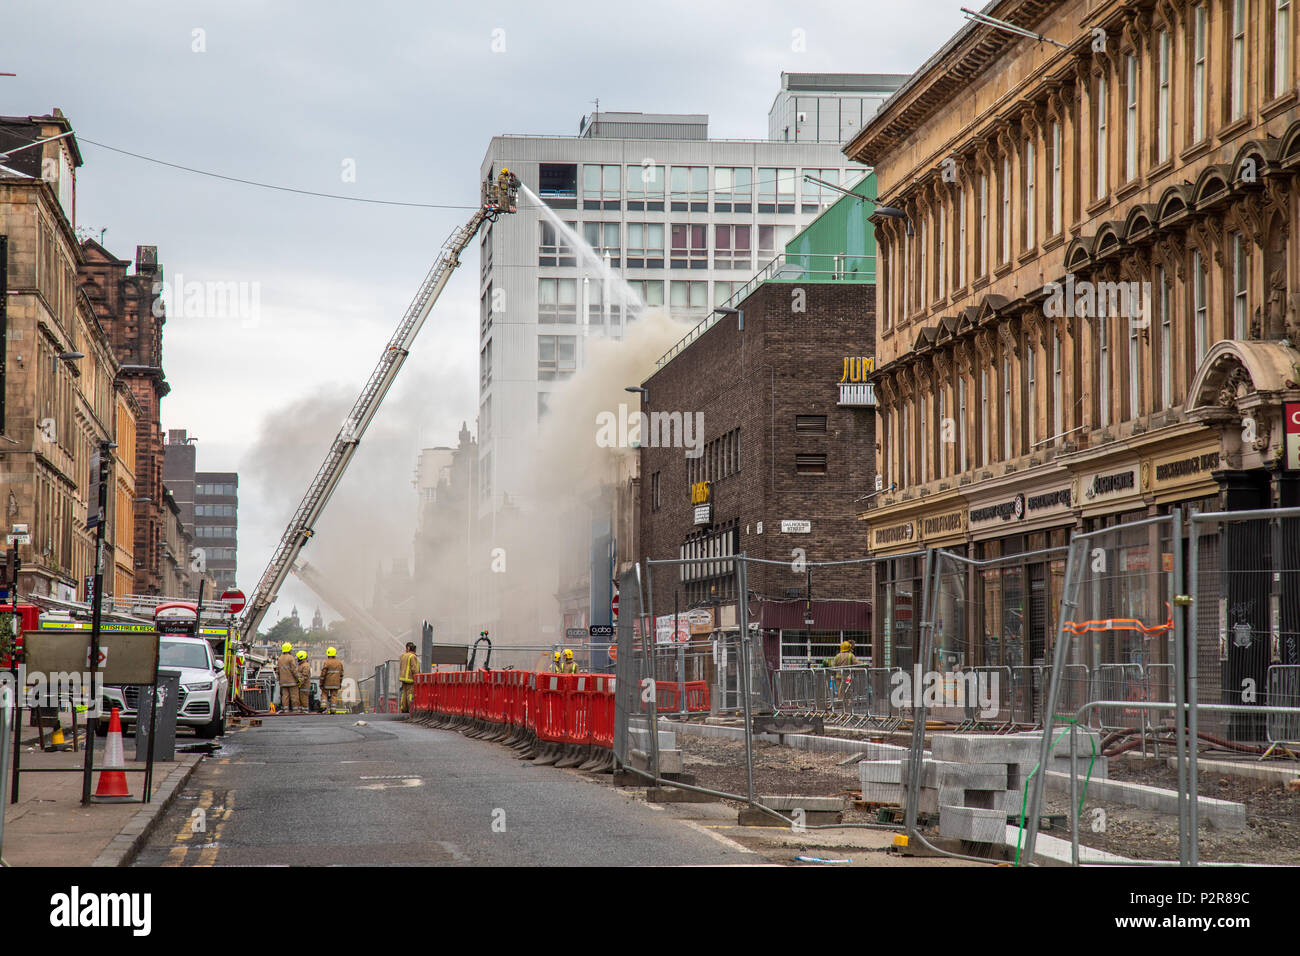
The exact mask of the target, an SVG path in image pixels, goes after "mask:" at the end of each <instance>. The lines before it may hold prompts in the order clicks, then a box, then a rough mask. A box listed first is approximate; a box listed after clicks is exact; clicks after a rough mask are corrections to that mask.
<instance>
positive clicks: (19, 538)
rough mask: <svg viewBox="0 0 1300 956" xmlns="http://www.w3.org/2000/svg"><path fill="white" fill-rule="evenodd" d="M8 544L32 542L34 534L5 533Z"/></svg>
mask: <svg viewBox="0 0 1300 956" xmlns="http://www.w3.org/2000/svg"><path fill="white" fill-rule="evenodd" d="M5 543H6V544H31V543H32V536H31V535H30V534H7V535H5Z"/></svg>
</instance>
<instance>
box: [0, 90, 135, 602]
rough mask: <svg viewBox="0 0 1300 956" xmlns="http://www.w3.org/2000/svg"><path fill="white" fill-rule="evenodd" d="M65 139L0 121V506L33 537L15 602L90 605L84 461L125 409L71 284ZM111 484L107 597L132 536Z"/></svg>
mask: <svg viewBox="0 0 1300 956" xmlns="http://www.w3.org/2000/svg"><path fill="white" fill-rule="evenodd" d="M70 134H71V125H70V124H69V123H68V121H67V119H66V118H65V117H64V116H63V115H62V113H60V112H59V111H58V110H55V111H54V112H53V113H52V114H51V115H48V116H26V117H21V116H20V117H0V152H9V151H14V150H16V151H14V152H11V155H10V156H9V157H7V158H6V159H5V161H4V164H3V165H0V438H3V442H2V443H0V504H2V505H3V506H4V509H5V524H6V530H12V531H14V532H16V533H19V534H26V535H27V536H28V537H29V540H28V541H27V542H24V543H22V544H21V545H20V557H21V558H22V562H23V573H22V575H21V577H20V580H19V591H20V592H21V594H23V595H42V596H49V597H52V598H55V599H59V600H66V601H73V600H85V599H86V582H87V581H88V579H89V578H90V577H91V575H92V574H93V570H94V568H93V564H94V562H93V558H94V551H95V533H94V531H93V530H92V529H91V528H89V527H88V522H87V519H88V515H87V507H88V505H89V503H90V500H91V497H92V486H91V481H90V475H91V462H92V456H93V455H94V452H95V450H96V448H98V447H99V446H100V445H101V444H103V443H105V442H109V441H110V440H112V439H113V438H114V437H115V435H117V431H116V430H117V428H118V427H119V426H122V425H129V423H130V418H131V415H132V411H133V406H132V402H131V399H130V396H129V394H127V393H126V392H125V391H124V389H123V388H122V386H121V383H120V381H119V379H118V377H117V372H118V359H117V358H116V357H115V355H114V353H113V351H112V349H111V347H110V346H111V342H110V340H109V339H108V338H107V337H106V335H105V329H104V328H103V327H101V325H100V323H99V322H97V321H96V314H95V310H94V308H93V304H92V302H91V300H90V299H89V298H87V296H86V294H85V293H84V291H83V290H81V289H80V288H79V287H78V284H77V275H78V269H79V266H80V264H81V250H80V247H79V245H78V243H77V239H76V235H75V232H74V230H75V228H76V204H75V198H76V175H75V172H76V168H77V167H78V166H80V165H81V156H80V153H79V151H78V149H77V143H76V138H75V137H74V136H72V135H70ZM56 137H60V138H56ZM42 140H43V141H44V142H41V143H40V145H31V144H36V143H38V141H42ZM118 441H119V444H120V438H119V439H118ZM114 481H115V483H114V489H115V491H114V493H112V494H110V495H109V498H108V502H109V509H110V511H109V515H108V518H107V520H108V525H107V529H106V543H107V544H108V545H109V547H110V548H111V554H112V556H113V560H114V568H108V569H106V575H105V592H106V593H107V592H109V591H110V590H111V589H113V588H115V587H117V586H118V584H119V582H118V581H117V580H116V575H115V574H114V573H113V572H114V569H115V567H116V566H117V563H118V562H119V561H122V560H129V558H130V555H131V546H130V542H127V541H124V540H122V539H121V537H120V529H121V528H122V527H124V526H126V527H129V526H130V514H131V508H132V498H133V497H134V484H133V481H132V476H131V474H130V473H129V472H123V471H120V470H119V471H117V473H116V475H115V479H114Z"/></svg>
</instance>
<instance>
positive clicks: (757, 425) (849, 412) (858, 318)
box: [632, 283, 876, 614]
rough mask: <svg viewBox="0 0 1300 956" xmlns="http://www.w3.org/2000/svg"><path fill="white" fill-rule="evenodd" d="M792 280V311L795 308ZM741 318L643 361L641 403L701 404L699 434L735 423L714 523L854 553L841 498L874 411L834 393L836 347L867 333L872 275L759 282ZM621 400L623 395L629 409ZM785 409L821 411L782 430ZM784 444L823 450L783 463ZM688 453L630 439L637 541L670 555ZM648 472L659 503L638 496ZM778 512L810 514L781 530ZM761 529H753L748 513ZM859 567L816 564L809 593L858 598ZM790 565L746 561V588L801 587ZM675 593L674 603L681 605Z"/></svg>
mask: <svg viewBox="0 0 1300 956" xmlns="http://www.w3.org/2000/svg"><path fill="white" fill-rule="evenodd" d="M796 290H800V291H801V292H802V297H803V305H804V311H802V312H796V311H794V308H793V306H795V305H796V304H797V299H796ZM743 308H744V311H745V329H744V330H743V331H741V330H739V329H738V321H737V318H736V317H735V316H733V315H727V316H724V317H722V318H721V319H720V320H719V321H718V323H717V324H716V325H715V326H714V327H713V328H711V329H710V330H709V331H708V332H706V333H705V334H704V335H702V336H701V337H700V338H699V339H698V340H696V341H695V342H694V343H692V345H691V346H690V347H688V348H687V349H686V350H685V351H683V352H682V353H681V354H679V355H677V356H676V357H675V358H674V359H673V360H672V361H671V362H669V363H668V364H667V365H666V366H665V367H663V368H662V369H660V370H659V371H658V372H656V374H655V375H653V376H652V377H651V378H650V379H649V381H648V382H646V383H645V384H646V387H647V388H648V389H649V390H650V394H649V396H648V401H647V402H646V410H647V412H654V411H680V412H684V413H689V412H697V411H698V412H702V413H703V416H704V418H703V436H702V438H703V441H704V442H708V441H711V440H713V439H715V438H717V437H718V436H720V435H723V434H725V433H727V432H729V431H731V430H732V429H734V428H739V429H740V470H739V471H738V472H737V473H735V474H732V475H729V476H727V477H723V478H721V479H719V480H717V481H716V482H715V483H714V484H713V487H712V502H713V509H714V519H713V520H714V526H715V527H717V526H722V525H725V524H727V523H729V522H732V521H734V522H735V523H736V525H737V527H738V530H739V547H738V550H740V551H745V552H747V553H748V554H749V555H750V556H754V557H761V558H767V559H770V560H775V561H783V562H791V561H792V560H793V559H792V555H791V551H792V549H794V548H802V549H803V550H804V551H805V553H806V557H807V560H809V561H832V560H843V559H845V558H849V557H857V556H863V555H865V552H866V540H867V539H866V535H865V534H864V533H863V531H862V528H861V524H860V523H859V522H858V521H856V520H855V518H854V514H855V512H856V510H858V509H857V508H856V507H855V506H854V504H853V502H854V499H855V498H859V497H861V496H862V495H865V494H868V493H870V492H871V490H872V488H873V486H874V485H873V482H874V476H875V472H876V469H875V413H874V410H873V409H870V408H841V407H839V406H838V400H839V389H838V382H839V379H840V376H841V372H842V368H843V360H844V357H845V356H869V355H871V354H872V349H873V342H874V338H875V286H873V285H868V284H847V283H846V284H811V283H810V284H807V285H794V284H790V283H767V284H765V285H763V286H760V287H759V288H758V289H757V290H756V291H755V292H754V293H753V294H752V295H751V296H750V297H749V298H748V299H746V300H745V302H744V303H743ZM632 410H633V411H635V409H632ZM797 415H825V416H826V431H825V433H824V434H816V433H810V432H802V431H800V432H796V428H795V420H796V416H797ZM798 454H824V455H825V456H826V473H825V474H824V475H804V474H798V473H797V472H796V466H795V458H796V455H798ZM687 468H688V460H687V458H686V456H685V452H684V450H683V449H681V448H653V447H643V448H642V450H641V495H640V499H641V502H640V514H641V528H642V548H641V550H642V554H641V555H638V557H642V558H644V557H646V556H648V557H651V558H658V559H663V558H677V557H678V556H679V549H680V547H681V545H682V543H683V541H685V540H686V539H687V537H688V536H689V535H690V534H691V533H692V532H693V531H695V530H696V529H695V527H694V525H693V524H692V517H693V509H692V507H691V503H690V486H689V481H688V472H687ZM655 473H658V475H659V478H658V483H659V492H660V499H661V505H660V508H659V510H658V511H655V510H654V509H653V507H652V498H653V494H654V479H653V476H654V475H655ZM783 520H804V521H809V522H811V525H812V529H811V533H809V534H782V533H780V525H781V521H783ZM759 522H762V523H763V533H762V534H759V533H758V523H759ZM869 583H870V573H869V570H867V568H866V566H862V567H859V568H857V569H855V570H848V569H818V570H817V571H815V572H814V579H813V592H814V598H815V599H828V598H854V599H859V600H869V599H870V596H871V594H870V587H869ZM805 584H806V580H805V576H804V575H803V574H796V573H795V572H794V571H793V569H792V568H790V567H774V566H760V565H751V566H750V569H749V589H750V591H751V592H753V593H756V594H758V595H761V596H765V597H771V598H777V599H781V598H784V597H785V589H786V588H799V589H801V590H802V589H803V588H804V586H805ZM675 587H679V584H678V577H677V574H676V571H675V569H673V570H672V571H671V573H666V572H665V571H664V570H663V569H661V570H660V572H659V573H658V574H657V576H656V578H655V589H656V591H655V605H656V607H655V610H656V612H657V613H659V614H662V613H666V612H670V611H671V610H672V603H673V597H672V595H673V589H674V588H675ZM685 603H686V602H685V601H683V606H685Z"/></svg>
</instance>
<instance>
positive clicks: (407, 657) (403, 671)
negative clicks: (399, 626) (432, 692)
mask: <svg viewBox="0 0 1300 956" xmlns="http://www.w3.org/2000/svg"><path fill="white" fill-rule="evenodd" d="M419 672H420V659H419V658H418V657H416V656H415V642H414V641H407V642H406V653H404V654H403V655H402V658H401V660H399V661H398V662H397V682H398V684H399V685H400V686H401V688H402V694H401V696H400V697H399V698H398V709H399V710H401V712H402V713H404V714H409V713H410V712H411V702H412V701H413V700H414V699H415V675H416V674H418V673H419Z"/></svg>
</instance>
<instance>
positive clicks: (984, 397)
mask: <svg viewBox="0 0 1300 956" xmlns="http://www.w3.org/2000/svg"><path fill="white" fill-rule="evenodd" d="M979 402H980V465H987V464H988V463H989V370H988V366H986V365H981V366H980V395H979Z"/></svg>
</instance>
